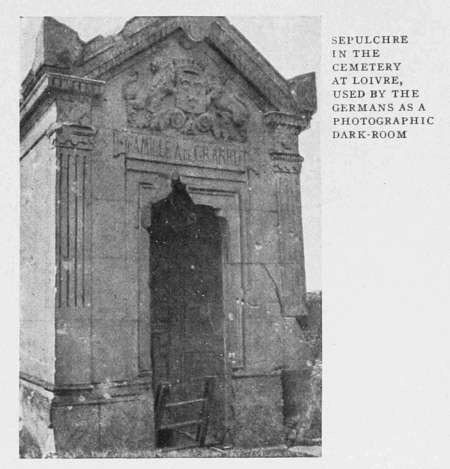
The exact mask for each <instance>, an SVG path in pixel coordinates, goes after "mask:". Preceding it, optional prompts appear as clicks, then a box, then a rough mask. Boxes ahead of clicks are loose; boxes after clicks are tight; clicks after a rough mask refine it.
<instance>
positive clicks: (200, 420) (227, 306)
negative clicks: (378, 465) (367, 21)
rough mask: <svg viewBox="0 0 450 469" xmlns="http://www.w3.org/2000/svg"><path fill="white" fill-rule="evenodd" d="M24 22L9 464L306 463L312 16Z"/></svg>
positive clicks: (310, 373) (312, 220) (314, 412)
mask: <svg viewBox="0 0 450 469" xmlns="http://www.w3.org/2000/svg"><path fill="white" fill-rule="evenodd" d="M22 21H23V31H24V33H23V34H24V35H26V38H27V39H28V38H29V37H31V36H33V34H32V32H34V29H33V28H34V26H35V25H36V24H37V26H38V29H37V31H36V33H35V34H34V38H33V39H34V45H35V47H34V49H32V52H33V54H34V56H33V58H32V62H30V64H31V68H30V69H29V70H27V72H26V75H25V78H24V80H23V82H22V97H21V105H20V106H21V107H20V112H21V145H22V153H21V160H20V161H21V175H20V177H21V179H20V181H21V323H20V403H21V429H20V445H21V447H20V452H21V456H22V457H48V456H55V457H65V458H73V457H152V456H158V457H165V456H167V457H183V456H184V457H276V456H284V457H288V456H309V457H311V456H320V451H321V291H320V290H319V289H315V290H313V291H311V290H308V288H307V286H309V284H310V283H311V282H309V283H308V280H307V279H308V274H307V271H305V257H306V256H305V243H304V236H303V229H302V201H301V200H302V198H303V200H305V201H307V204H308V205H309V206H308V207H307V210H306V214H307V219H308V221H307V223H306V225H307V226H308V233H309V235H310V242H311V244H312V247H311V256H310V257H309V258H308V260H309V259H311V260H312V262H311V264H312V265H311V271H312V273H311V275H312V277H313V278H312V279H311V280H312V283H314V282H316V286H318V285H319V282H320V258H319V255H320V237H319V236H320V235H319V231H320V200H319V198H318V194H319V191H320V186H319V184H320V175H319V172H318V170H319V166H318V162H319V161H320V159H319V155H318V154H317V153H316V154H314V153H315V152H317V151H318V137H319V133H318V129H317V126H316V128H315V129H314V130H313V131H311V129H310V127H311V122H312V120H314V115H315V114H316V112H317V95H316V72H317V73H318V70H317V69H311V68H310V66H311V65H312V66H313V65H316V66H317V67H318V66H319V64H320V18H318V17H306V18H305V17H303V18H302V17H298V18H294V17H292V18H287V19H280V18H267V17H266V18H249V19H245V18H237V19H236V21H235V23H236V22H237V23H240V24H242V25H243V28H244V29H248V30H249V31H251V33H252V36H253V38H254V42H256V41H260V42H261V44H262V46H264V48H265V49H267V50H268V51H269V52H271V53H272V54H273V48H271V46H270V44H269V41H270V40H271V39H272V40H273V38H277V37H281V36H282V35H285V34H286V30H287V31H294V32H295V34H293V35H292V37H287V38H286V39H285V41H286V42H288V41H290V42H291V44H290V46H289V48H290V49H291V50H293V49H294V48H295V47H298V45H299V44H298V43H294V41H295V39H296V36H301V38H302V44H304V51H303V53H302V54H297V57H296V60H295V61H294V62H293V63H289V62H288V61H287V60H286V56H281V57H278V58H277V60H278V61H279V62H281V63H282V64H283V66H284V67H285V68H286V69H293V68H294V67H296V66H298V69H297V68H296V73H297V74H296V75H294V76H291V77H289V78H285V77H284V76H283V75H282V74H281V72H280V71H279V70H277V69H276V68H275V67H274V66H273V65H272V64H271V63H270V61H269V60H268V59H267V58H266V57H264V55H263V54H262V53H261V52H260V51H258V49H257V46H256V45H255V44H254V43H252V41H251V40H249V39H248V38H247V37H246V36H245V35H244V34H243V33H242V32H241V31H240V30H239V28H238V27H236V26H235V25H234V24H233V22H232V21H230V20H228V19H227V18H225V17H199V16H189V17H186V16H184V17H183V16H173V17H134V18H131V19H128V20H126V21H124V22H123V24H121V25H120V27H119V28H120V29H119V30H118V32H117V33H115V34H110V35H96V36H95V37H92V38H90V39H89V40H83V39H81V38H80V34H79V33H78V32H77V30H76V29H74V28H73V27H71V26H70V24H77V25H79V26H81V28H84V30H88V29H89V30H90V31H94V30H95V31H98V29H99V28H102V27H103V28H107V27H109V28H111V26H117V23H118V21H119V19H113V20H111V19H108V18H105V19H103V20H102V19H101V18H97V19H92V18H85V19H83V18H73V19H68V20H67V21H66V23H64V22H62V21H60V20H59V19H55V18H53V17H44V18H41V19H39V18H23V19H22ZM258 28H259V32H258ZM262 30H264V31H265V37H263V35H262V34H261V31H262ZM268 32H270V33H269V34H268V35H267V33H268ZM25 45H26V46H27V47H28V43H25ZM27 52H28V50H25V51H24V53H27ZM27 58H28V57H27ZM302 58H303V60H302ZM24 59H25V57H24ZM28 60H29V59H28ZM27 63H28V62H27ZM303 132H304V133H308V132H313V135H312V137H311V138H310V139H309V141H308V142H307V144H306V145H305V146H306V149H305V148H303V149H301V148H300V146H301V145H299V136H301V134H302V133H303ZM300 138H301V137H300ZM309 149H310V150H311V151H308V150H309ZM303 155H304V156H303ZM304 168H307V171H308V174H307V182H306V188H305V189H303V188H302V187H301V179H302V170H303V169H304ZM305 190H306V191H308V190H309V191H310V192H309V193H308V195H305V194H304V192H305ZM301 194H302V198H301ZM318 253H319V254H318ZM314 255H315V256H316V258H315V259H314Z"/></svg>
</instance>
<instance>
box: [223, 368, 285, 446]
mask: <svg viewBox="0 0 450 469" xmlns="http://www.w3.org/2000/svg"><path fill="white" fill-rule="evenodd" d="M232 408H233V414H234V429H233V433H234V438H233V442H234V444H235V445H236V446H237V447H242V448H251V447H258V446H274V445H277V444H280V443H282V442H284V438H285V436H284V431H283V430H284V429H283V414H282V411H283V396H282V387H281V380H280V376H279V373H275V374H273V375H272V376H264V375H262V376H255V377H246V378H239V379H234V380H233V405H232Z"/></svg>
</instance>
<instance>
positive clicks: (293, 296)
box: [265, 112, 308, 317]
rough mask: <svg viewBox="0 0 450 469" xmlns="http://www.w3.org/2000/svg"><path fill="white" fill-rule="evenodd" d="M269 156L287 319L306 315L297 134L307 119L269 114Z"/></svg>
mask: <svg viewBox="0 0 450 469" xmlns="http://www.w3.org/2000/svg"><path fill="white" fill-rule="evenodd" d="M265 122H266V125H267V126H268V129H269V139H270V140H271V142H272V143H271V146H270V147H269V154H270V159H271V165H272V170H273V173H274V177H275V179H276V183H275V184H276V199H277V210H278V232H279V254H280V271H281V286H280V298H279V303H280V307H281V309H282V311H281V313H282V315H283V316H286V317H299V316H301V315H304V314H306V308H305V305H304V295H305V292H306V290H305V289H306V285H305V261H304V254H303V230H302V216H301V194H300V172H301V165H302V160H303V158H302V157H301V156H300V154H299V153H298V134H299V133H300V132H301V131H302V129H304V128H306V127H307V125H308V120H307V119H306V117H305V116H301V115H300V116H294V115H289V114H283V113H278V112H271V113H267V114H266V116H265Z"/></svg>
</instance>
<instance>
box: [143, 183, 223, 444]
mask: <svg viewBox="0 0 450 469" xmlns="http://www.w3.org/2000/svg"><path fill="white" fill-rule="evenodd" d="M222 238H223V237H222V223H221V219H220V217H218V216H217V215H216V210H215V209H214V208H213V207H210V206H207V205H195V204H194V203H193V201H192V199H191V198H190V196H189V194H188V192H187V191H186V188H185V185H184V184H183V183H181V181H180V180H179V179H177V180H175V181H172V192H171V194H169V196H168V197H167V198H165V199H163V200H161V201H159V202H157V203H155V204H153V205H152V220H151V228H150V296H151V300H150V318H151V359H152V369H153V389H154V392H155V394H156V393H157V390H158V388H160V387H161V385H168V386H169V387H170V398H169V401H172V402H169V406H167V411H166V412H165V413H164V415H163V416H162V417H161V416H160V417H161V418H163V419H165V422H163V426H164V427H165V428H166V427H174V428H172V429H170V430H168V429H165V430H164V431H161V432H159V434H158V435H157V439H158V441H157V444H158V446H160V447H163V446H180V445H181V446H182V445H183V444H184V443H186V445H188V444H189V440H190V439H192V437H194V436H195V433H196V432H198V431H199V425H198V424H195V423H192V424H191V425H187V426H185V427H183V428H181V427H176V425H178V423H179V422H180V421H182V422H189V421H192V422H195V420H196V419H197V418H198V416H199V414H201V413H202V412H204V408H203V410H202V406H203V403H204V401H202V400H201V399H199V397H201V396H203V395H204V389H205V382H206V381H207V380H209V381H208V382H211V379H213V381H214V386H210V388H209V389H210V390H211V396H210V399H209V403H208V404H209V405H208V426H207V428H208V429H207V437H206V444H208V443H210V444H213V443H214V444H218V443H220V442H221V441H222V439H223V436H224V427H225V424H224V412H225V359H224V354H225V352H224V319H223V287H222ZM191 401H192V402H191ZM180 402H183V403H186V402H187V403H188V404H186V405H175V403H180ZM170 404H174V405H170ZM204 417H205V415H203V421H204ZM177 422H178V423H177ZM160 423H161V422H160Z"/></svg>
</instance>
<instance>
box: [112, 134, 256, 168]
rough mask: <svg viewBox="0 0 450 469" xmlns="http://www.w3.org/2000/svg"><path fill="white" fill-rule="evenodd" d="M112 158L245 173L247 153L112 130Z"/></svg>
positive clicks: (234, 147) (241, 149) (239, 148)
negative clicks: (143, 159) (132, 157)
mask: <svg viewBox="0 0 450 469" xmlns="http://www.w3.org/2000/svg"><path fill="white" fill-rule="evenodd" d="M113 140H114V141H113V143H114V156H115V157H117V156H120V155H124V154H125V155H127V156H130V155H138V156H141V157H144V158H145V159H149V160H152V161H162V162H169V163H180V164H187V165H193V166H205V167H214V168H221V169H234V170H241V171H243V170H244V167H245V162H246V161H247V160H248V149H247V147H245V146H243V145H237V144H211V143H201V142H195V141H191V140H185V139H181V138H178V139H173V138H170V137H164V136H157V135H148V134H140V133H135V132H125V131H118V130H115V131H114V133H113Z"/></svg>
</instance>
